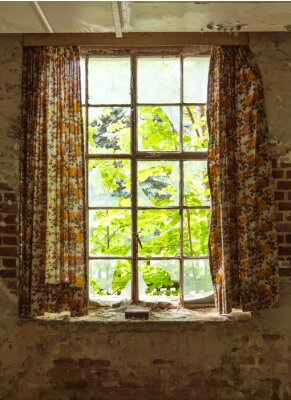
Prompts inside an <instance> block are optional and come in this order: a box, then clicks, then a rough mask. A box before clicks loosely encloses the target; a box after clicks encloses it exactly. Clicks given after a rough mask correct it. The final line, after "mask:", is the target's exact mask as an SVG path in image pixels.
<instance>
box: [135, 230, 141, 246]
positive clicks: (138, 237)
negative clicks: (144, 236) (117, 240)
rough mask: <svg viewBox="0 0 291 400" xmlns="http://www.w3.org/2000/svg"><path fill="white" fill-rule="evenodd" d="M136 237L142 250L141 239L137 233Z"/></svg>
mask: <svg viewBox="0 0 291 400" xmlns="http://www.w3.org/2000/svg"><path fill="white" fill-rule="evenodd" d="M134 236H135V239H136V240H137V242H138V244H139V245H140V248H141V249H142V244H141V240H140V238H139V236H138V233H137V232H135V234H134Z"/></svg>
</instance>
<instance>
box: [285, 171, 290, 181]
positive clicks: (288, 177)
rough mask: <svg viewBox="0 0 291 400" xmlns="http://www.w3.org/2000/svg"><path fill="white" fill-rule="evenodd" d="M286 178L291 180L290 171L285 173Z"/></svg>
mask: <svg viewBox="0 0 291 400" xmlns="http://www.w3.org/2000/svg"><path fill="white" fill-rule="evenodd" d="M286 178H287V179H291V170H289V171H286Z"/></svg>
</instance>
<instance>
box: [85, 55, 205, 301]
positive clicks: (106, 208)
mask: <svg viewBox="0 0 291 400" xmlns="http://www.w3.org/2000/svg"><path fill="white" fill-rule="evenodd" d="M208 64H209V56H208V55H207V54H206V55H201V54H197V53H194V54H191V53H188V54H183V53H181V52H178V51H169V52H165V51H164V52H161V53H158V52H154V53H153V52H152V53H149V51H148V50H147V51H137V50H136V51H134V50H128V51H120V50H118V51H115V52H114V51H105V50H103V51H100V52H98V51H87V52H86V55H85V56H84V58H83V59H82V79H83V85H82V87H83V93H82V98H83V111H84V121H85V134H86V158H87V188H88V190H87V199H88V210H87V226H88V270H89V286H90V299H91V300H97V301H100V299H102V300H109V301H110V302H114V301H116V300H117V301H119V300H124V299H131V300H133V301H137V300H138V299H139V300H146V301H163V300H167V301H171V302H178V301H181V302H182V303H183V302H187V301H192V300H195V299H200V298H203V297H205V296H207V295H209V294H210V293H212V284H211V278H210V271H209V260H208V246H207V243H208V225H209V216H210V191H209V186H208V181H207V164H206V150H207V144H208V132H207V126H206V105H205V103H206V92H207V74H208Z"/></svg>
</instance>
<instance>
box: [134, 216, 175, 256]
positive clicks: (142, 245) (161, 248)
mask: <svg viewBox="0 0 291 400" xmlns="http://www.w3.org/2000/svg"><path fill="white" fill-rule="evenodd" d="M137 224H138V235H139V247H138V252H139V255H140V256H142V257H151V256H167V257H168V256H177V255H179V253H180V225H179V224H180V216H179V211H176V210H144V211H138V221H137Z"/></svg>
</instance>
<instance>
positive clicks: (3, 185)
mask: <svg viewBox="0 0 291 400" xmlns="http://www.w3.org/2000/svg"><path fill="white" fill-rule="evenodd" d="M0 190H13V189H12V188H11V187H10V186H9V185H8V184H7V183H4V182H0Z"/></svg>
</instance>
